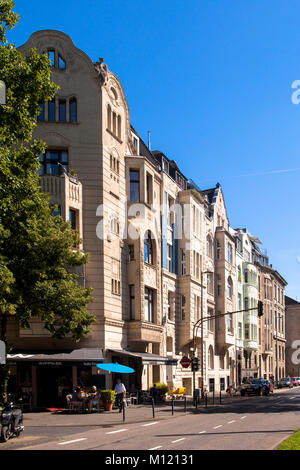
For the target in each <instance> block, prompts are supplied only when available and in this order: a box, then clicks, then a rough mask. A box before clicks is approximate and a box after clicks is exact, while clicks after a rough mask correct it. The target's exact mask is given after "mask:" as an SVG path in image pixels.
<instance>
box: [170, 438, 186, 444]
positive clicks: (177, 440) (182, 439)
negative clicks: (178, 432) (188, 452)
mask: <svg viewBox="0 0 300 470" xmlns="http://www.w3.org/2000/svg"><path fill="white" fill-rule="evenodd" d="M184 439H185V437H182V438H181V439H176V441H172V444H175V442H179V441H184Z"/></svg>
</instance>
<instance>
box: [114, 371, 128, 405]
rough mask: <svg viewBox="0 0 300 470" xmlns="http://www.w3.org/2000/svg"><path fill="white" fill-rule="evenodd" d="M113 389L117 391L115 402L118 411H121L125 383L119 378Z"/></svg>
mask: <svg viewBox="0 0 300 470" xmlns="http://www.w3.org/2000/svg"><path fill="white" fill-rule="evenodd" d="M115 391H116V393H117V396H116V402H117V405H118V407H119V413H121V411H122V409H123V406H124V398H125V394H126V388H125V385H124V384H123V383H122V382H121V379H117V384H116V387H115Z"/></svg>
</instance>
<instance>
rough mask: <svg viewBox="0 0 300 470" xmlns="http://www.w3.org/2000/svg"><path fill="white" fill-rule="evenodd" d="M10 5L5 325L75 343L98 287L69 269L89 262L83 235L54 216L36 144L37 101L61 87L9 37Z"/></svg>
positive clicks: (1, 17) (2, 267) (3, 175)
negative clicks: (35, 327) (12, 321)
mask: <svg viewBox="0 0 300 470" xmlns="http://www.w3.org/2000/svg"><path fill="white" fill-rule="evenodd" d="M13 7H14V3H13V2H12V1H10V0H9V1H1V0H0V42H1V43H2V44H3V46H1V47H0V77H1V79H2V80H4V82H5V83H6V89H7V96H6V105H5V106H2V107H1V106H0V319H1V323H2V331H1V334H2V339H4V340H5V341H6V339H7V338H6V320H7V318H8V317H9V316H14V317H15V318H16V319H17V320H18V321H19V322H20V324H21V325H22V326H23V327H29V322H30V320H31V319H32V318H39V319H40V320H42V321H43V322H44V325H45V327H46V329H48V330H49V332H50V333H51V334H52V336H54V337H56V338H62V337H63V336H65V335H66V334H68V333H71V334H72V337H73V339H74V340H75V341H78V340H80V338H81V337H83V336H85V335H86V334H87V333H88V331H89V326H90V325H91V324H92V322H93V321H94V316H93V315H92V314H91V313H90V312H89V311H88V310H87V304H88V303H89V302H90V301H91V300H92V298H91V292H92V289H85V288H82V287H80V286H79V285H78V283H77V276H76V275H75V274H71V273H70V272H69V271H70V269H69V267H74V266H80V265H82V264H85V263H86V262H87V260H88V256H87V255H85V254H83V253H81V252H80V251H79V250H76V249H74V247H75V246H78V245H79V237H78V234H77V232H74V231H72V230H70V225H69V223H66V222H65V221H64V220H63V219H62V218H61V217H60V216H56V217H54V216H53V212H52V211H53V208H51V207H50V204H49V198H48V196H47V195H45V194H44V193H42V192H41V189H40V186H39V178H38V175H37V169H38V166H39V161H38V156H39V155H40V153H42V152H44V150H45V143H43V142H41V141H37V140H32V132H33V129H34V128H35V126H36V124H37V121H36V116H37V114H38V110H39V105H38V103H39V102H44V101H46V100H50V99H51V98H53V96H54V95H55V93H56V91H57V89H58V86H57V85H56V84H54V83H53V82H52V81H51V69H50V61H49V59H48V57H47V56H46V55H45V54H43V55H39V54H38V53H37V51H36V50H35V49H32V50H31V51H30V53H29V55H28V56H26V57H25V56H24V55H23V54H22V53H21V52H20V51H18V50H17V49H16V48H15V46H14V45H13V44H7V41H6V38H5V32H6V30H7V29H11V28H12V27H13V26H14V25H15V24H16V23H17V20H18V15H17V14H15V13H13V12H12V8H13Z"/></svg>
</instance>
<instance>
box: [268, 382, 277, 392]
mask: <svg viewBox="0 0 300 470" xmlns="http://www.w3.org/2000/svg"><path fill="white" fill-rule="evenodd" d="M266 383H267V384H268V385H269V389H270V393H273V392H274V387H275V384H274V382H273V381H272V380H266Z"/></svg>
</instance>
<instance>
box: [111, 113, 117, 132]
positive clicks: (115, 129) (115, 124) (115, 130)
mask: <svg viewBox="0 0 300 470" xmlns="http://www.w3.org/2000/svg"><path fill="white" fill-rule="evenodd" d="M112 131H113V133H114V134H115V135H117V115H116V113H115V112H113V128H112Z"/></svg>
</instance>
